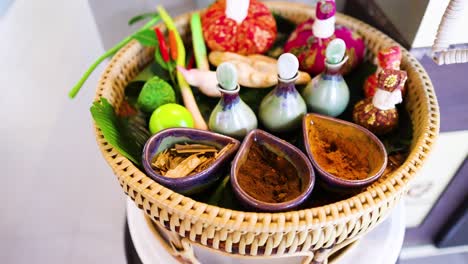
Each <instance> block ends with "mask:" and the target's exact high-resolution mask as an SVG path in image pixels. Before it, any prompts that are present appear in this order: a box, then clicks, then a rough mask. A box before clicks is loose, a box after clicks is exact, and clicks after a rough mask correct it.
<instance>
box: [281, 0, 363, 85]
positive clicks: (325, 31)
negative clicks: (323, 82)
mask: <svg viewBox="0 0 468 264" xmlns="http://www.w3.org/2000/svg"><path fill="white" fill-rule="evenodd" d="M315 12H316V13H315V16H316V19H315V20H314V19H308V20H306V21H305V22H303V23H301V24H299V25H298V26H297V28H296V29H295V30H294V32H293V33H292V34H291V36H290V37H289V39H288V41H287V42H286V45H285V46H284V51H285V52H290V53H293V54H294V55H296V57H297V58H298V59H299V62H300V69H301V70H303V71H307V72H308V73H310V74H311V75H312V76H315V75H317V74H319V73H321V72H323V70H324V69H325V50H326V47H327V46H328V44H329V43H330V41H332V40H333V39H335V38H340V39H342V40H343V41H344V42H345V43H346V54H347V56H348V58H349V59H348V61H347V63H346V64H345V65H344V66H343V68H342V73H343V74H346V73H348V72H350V71H351V70H352V69H353V68H355V67H356V66H357V65H358V64H359V63H361V62H362V60H363V59H364V53H365V44H364V41H363V39H362V38H361V37H360V36H359V35H357V34H356V33H354V32H353V31H351V30H350V29H349V28H346V27H344V26H340V25H335V13H336V4H335V2H334V1H333V0H322V1H319V2H317V6H316V9H315Z"/></svg>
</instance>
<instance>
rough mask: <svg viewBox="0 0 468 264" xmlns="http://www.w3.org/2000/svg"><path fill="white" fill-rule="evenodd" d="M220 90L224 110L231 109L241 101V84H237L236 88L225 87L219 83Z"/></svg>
mask: <svg viewBox="0 0 468 264" xmlns="http://www.w3.org/2000/svg"><path fill="white" fill-rule="evenodd" d="M217 88H218V90H219V91H220V92H221V101H220V103H221V105H222V107H223V110H226V109H230V108H231V107H232V106H233V105H235V104H237V103H238V102H239V101H240V96H239V91H240V86H239V85H237V87H236V89H234V90H226V89H223V88H222V87H221V86H220V85H219V84H218V86H217Z"/></svg>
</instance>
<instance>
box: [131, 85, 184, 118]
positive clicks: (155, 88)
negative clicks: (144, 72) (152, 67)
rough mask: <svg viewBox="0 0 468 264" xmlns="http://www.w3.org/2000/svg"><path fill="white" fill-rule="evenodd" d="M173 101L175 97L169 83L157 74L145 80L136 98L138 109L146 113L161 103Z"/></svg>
mask: <svg viewBox="0 0 468 264" xmlns="http://www.w3.org/2000/svg"><path fill="white" fill-rule="evenodd" d="M175 102H176V97H175V93H174V90H173V89H172V87H171V85H170V84H169V83H167V82H166V81H164V80H163V79H161V78H159V77H158V76H154V77H153V78H151V79H149V80H148V81H146V83H145V85H144V86H143V88H142V89H141V92H140V94H139V95H138V100H137V104H138V106H139V107H140V109H141V110H143V111H145V112H148V113H151V112H153V111H154V110H155V109H156V108H158V107H160V106H161V105H164V104H169V103H175Z"/></svg>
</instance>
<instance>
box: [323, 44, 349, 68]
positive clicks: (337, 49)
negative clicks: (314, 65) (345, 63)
mask: <svg viewBox="0 0 468 264" xmlns="http://www.w3.org/2000/svg"><path fill="white" fill-rule="evenodd" d="M345 53H346V44H345V42H344V41H343V40H342V39H340V38H336V39H334V40H332V41H331V42H330V43H328V46H327V50H326V55H325V56H326V57H327V63H330V64H337V63H340V62H341V61H342V60H343V57H344V56H345Z"/></svg>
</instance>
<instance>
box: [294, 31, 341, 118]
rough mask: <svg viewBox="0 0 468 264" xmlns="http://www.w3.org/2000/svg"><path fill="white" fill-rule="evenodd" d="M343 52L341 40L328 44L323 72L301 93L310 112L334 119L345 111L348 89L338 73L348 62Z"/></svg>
mask: <svg viewBox="0 0 468 264" xmlns="http://www.w3.org/2000/svg"><path fill="white" fill-rule="evenodd" d="M345 51H346V45H345V43H344V41H343V40H342V39H338V38H337V39H334V40H333V41H331V42H330V43H329V44H328V46H327V50H326V61H325V71H324V72H322V73H321V74H320V75H318V76H316V77H315V78H313V79H312V80H311V81H310V83H309V84H308V85H307V87H306V88H305V89H304V91H303V93H302V95H303V97H304V100H305V101H306V103H307V107H308V108H309V110H310V111H312V112H316V113H319V114H323V115H328V116H333V117H336V116H339V115H340V114H341V113H343V111H344V110H345V109H346V106H347V105H348V103H349V88H348V85H347V84H346V82H345V80H344V79H343V76H342V75H341V73H340V69H341V67H342V66H343V65H344V64H345V63H346V61H347V60H348V57H347V56H346V57H345Z"/></svg>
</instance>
